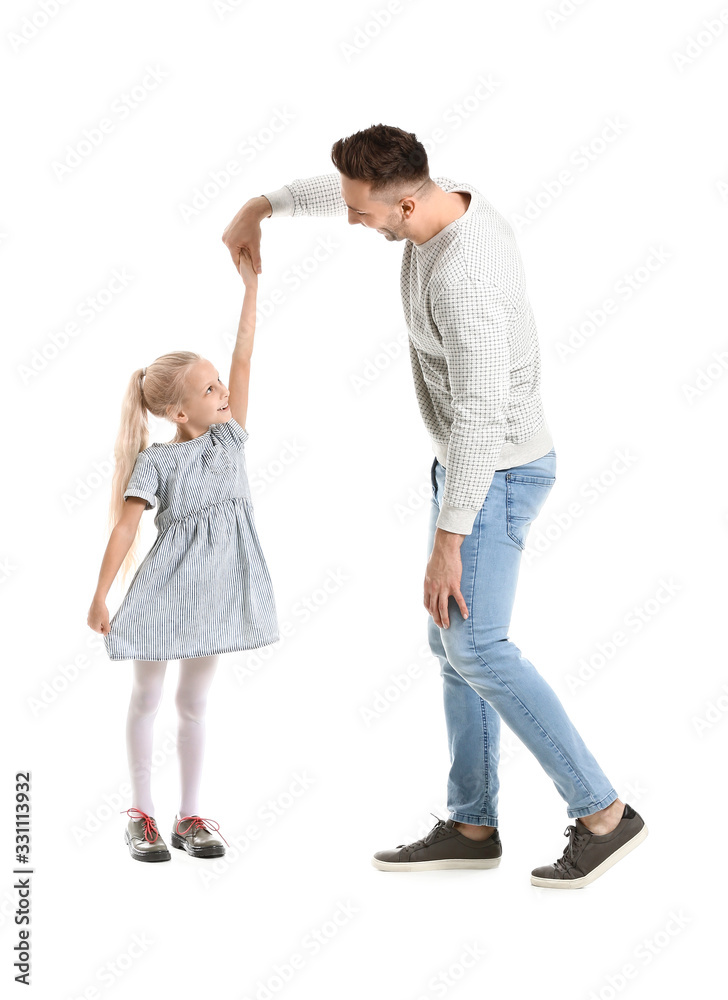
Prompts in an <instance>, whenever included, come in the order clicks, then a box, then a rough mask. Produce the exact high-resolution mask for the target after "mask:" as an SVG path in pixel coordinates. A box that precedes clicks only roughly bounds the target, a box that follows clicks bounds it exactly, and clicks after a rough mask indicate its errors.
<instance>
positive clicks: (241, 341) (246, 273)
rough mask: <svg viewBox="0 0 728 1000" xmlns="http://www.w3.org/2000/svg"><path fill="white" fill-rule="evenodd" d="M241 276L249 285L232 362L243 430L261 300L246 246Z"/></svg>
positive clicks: (233, 400) (235, 408) (233, 408)
mask: <svg viewBox="0 0 728 1000" xmlns="http://www.w3.org/2000/svg"><path fill="white" fill-rule="evenodd" d="M240 277H241V278H242V279H243V284H244V285H245V294H244V296H243V308H242V311H241V313H240V321H239V323H238V335H237V339H236V341H235V347H234V348H233V358H232V362H231V363H230V378H229V379H228V389H229V390H230V398H229V404H230V412H231V414H232V415H233V417H234V418H235V419H236V420H237V422H238V423H239V424H240V426H241V427H242V428H245V420H246V417H247V413H248V385H249V382H250V358H251V355H252V353H253V338H254V337H255V310H256V300H257V297H258V275H257V274H256V273H255V271H254V269H253V262H252V260H251V257H250V253H249V251H248V250H247V249H246V248H245V247H243V249H242V250H241V252H240Z"/></svg>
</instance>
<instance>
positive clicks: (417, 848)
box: [372, 813, 503, 872]
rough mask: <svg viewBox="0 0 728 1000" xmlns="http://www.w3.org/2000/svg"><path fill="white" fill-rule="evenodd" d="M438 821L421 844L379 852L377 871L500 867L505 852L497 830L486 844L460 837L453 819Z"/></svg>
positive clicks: (376, 864) (416, 842)
mask: <svg viewBox="0 0 728 1000" xmlns="http://www.w3.org/2000/svg"><path fill="white" fill-rule="evenodd" d="M432 815H433V816H435V813H432ZM435 819H436V820H437V823H435V825H434V826H433V828H432V829H431V830H430V832H429V833H428V834H426V835H425V836H424V837H422V838H420V840H415V841H413V842H412V843H411V844H399V845H398V846H397V847H396V849H395V850H391V851H377V853H376V854H375V855H374V856H373V857H372V864H373V865H374V867H375V868H378V869H379V870H380V871H382V872H419V871H431V870H432V869H436V868H497V867H498V865H499V864H500V859H501V854H502V853H503V850H502V848H501V842H500V837H499V835H498V831H497V830H496V831H495V832H494V833H493V834H492V835H491V836H490V837H488V839H487V840H482V841H481V840H473V839H472V838H471V837H466V836H465V835H464V834H462V833H460V831H459V830H458V828H457V827H456V826H455V824H454V822H453V821H452V820H451V819H448V820H442V819H440V818H439V817H438V816H435Z"/></svg>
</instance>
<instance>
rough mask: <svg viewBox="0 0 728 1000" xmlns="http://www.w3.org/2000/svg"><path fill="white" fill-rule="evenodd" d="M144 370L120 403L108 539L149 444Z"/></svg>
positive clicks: (132, 558) (133, 548) (128, 564)
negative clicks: (135, 469) (134, 471)
mask: <svg viewBox="0 0 728 1000" xmlns="http://www.w3.org/2000/svg"><path fill="white" fill-rule="evenodd" d="M145 372H146V368H137V370H136V371H135V372H134V374H133V375H132V377H131V378H130V379H129V384H128V385H127V387H126V392H125V393H124V398H123V400H122V404H121V422H120V425H119V432H118V434H117V437H116V443H115V444H114V459H115V467H114V477H113V479H112V481H111V500H110V503H109V513H108V520H107V538H108V536H109V535H110V534H111V531H112V530H113V528H114V525H115V524H116V523H117V521H118V520H119V518H120V517H121V515H122V512H123V510H124V504H125V503H126V501H125V500H124V491H125V490H126V488H127V486H128V485H129V479H130V478H131V474H132V471H133V469H134V466H135V464H136V460H137V456H138V455H139V452H140V451H144V449H145V448H146V447H147V445H148V443H149V426H148V424H147V406H146V404H145V401H144V382H145V381H146V379H145ZM140 529H141V520H140V522H139V528H138V529H137V532H136V534H135V535H134V539H133V541H132V543H131V545H130V547H129V551H128V552H127V554H126V556H125V557H124V561H123V562H122V564H121V567H120V573H121V583H122V586H123V585H124V584H125V582H126V578H127V576H128V575H129V571H130V570H131V569H132V567H133V566H135V564H136V553H137V549H138V547H139V537H140V534H141V530H140Z"/></svg>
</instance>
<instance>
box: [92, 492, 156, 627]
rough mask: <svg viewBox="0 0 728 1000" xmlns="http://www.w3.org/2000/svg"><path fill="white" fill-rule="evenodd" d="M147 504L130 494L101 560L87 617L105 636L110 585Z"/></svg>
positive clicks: (107, 622) (142, 499) (129, 545)
mask: <svg viewBox="0 0 728 1000" xmlns="http://www.w3.org/2000/svg"><path fill="white" fill-rule="evenodd" d="M145 507H146V500H145V499H144V498H143V497H134V496H130V497H127V499H126V503H125V504H124V512H123V514H122V515H121V517H120V518H119V520H118V521H117V522H116V524H115V525H114V529H113V531H112V532H111V535H110V536H109V542H108V545H107V546H106V552H105V553H104V558H103V560H102V562H101V570H100V571H99V582H98V584H97V585H96V593H95V594H94V597H93V600H92V602H91V607H90V608H89V613H88V618H87V619H86V621H87V624H88V625H89V627H90V628H92V629H93V630H94V632H101V634H102V635H106V633H107V632H108V631H109V612H108V609H107V607H106V595H107V594H108V593H109V590H110V589H111V584H112V583H113V582H114V580H115V578H116V574H117V573H118V572H119V567H120V566H121V564H122V562H123V561H124V556H125V555H126V554H127V552H128V551H129V549H130V547H131V543H132V542H133V541H134V536H135V535H136V532H137V528H138V527H139V521H140V519H141V516H142V514H143V512H144V509H145Z"/></svg>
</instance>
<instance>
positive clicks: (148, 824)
mask: <svg viewBox="0 0 728 1000" xmlns="http://www.w3.org/2000/svg"><path fill="white" fill-rule="evenodd" d="M119 812H125V813H132V812H135V813H138V815H137V816H132V817H131V818H132V819H143V820H144V839H145V840H148V841H149V843H150V844H153V843H154V841H155V840H156V839H157V837H158V836H159V830H158V829H157V824H156V822H155V821H154V819H153V818H152V817H151V816H150V815H149V813H145V812H143V811H142V810H141V809H137V807H136V806H132V807H131V809H120V810H119ZM150 833H153V834H154V836H153V837H151V838H150V837H149V836H148V835H149V834H150Z"/></svg>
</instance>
